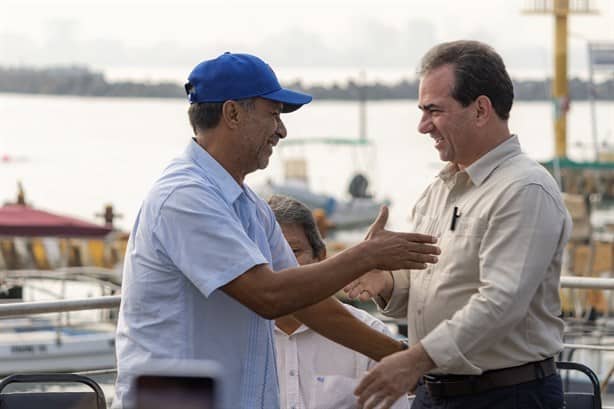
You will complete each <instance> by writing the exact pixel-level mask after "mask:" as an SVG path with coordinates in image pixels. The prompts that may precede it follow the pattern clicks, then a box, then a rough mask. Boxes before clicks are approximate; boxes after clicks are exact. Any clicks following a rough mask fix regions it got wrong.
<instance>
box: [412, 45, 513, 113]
mask: <svg viewBox="0 0 614 409" xmlns="http://www.w3.org/2000/svg"><path fill="white" fill-rule="evenodd" d="M446 64H451V65H453V66H454V88H453V89H452V94H451V95H452V98H454V99H455V100H457V101H458V102H459V103H460V104H461V105H462V106H467V105H469V104H470V103H472V102H473V101H475V99H476V98H477V97H479V96H480V95H485V96H487V97H488V98H489V99H490V101H491V103H492V105H493V107H494V109H495V112H496V113H497V115H498V116H499V118H501V119H504V120H507V119H509V116H510V110H511V109H512V103H513V102H514V86H513V85H512V80H511V79H510V77H509V74H508V73H507V71H506V69H505V64H504V63H503V59H502V58H501V56H500V55H499V54H497V52H496V51H495V50H494V49H493V48H492V47H491V46H489V45H487V44H484V43H481V42H479V41H467V40H461V41H453V42H449V43H442V44H439V45H436V46H435V47H433V48H431V49H430V50H429V51H428V52H427V53H426V55H425V56H424V57H423V58H422V62H421V64H420V70H419V74H420V75H421V76H422V75H425V74H427V73H428V72H429V71H432V70H434V69H436V68H439V67H441V66H444V65H446Z"/></svg>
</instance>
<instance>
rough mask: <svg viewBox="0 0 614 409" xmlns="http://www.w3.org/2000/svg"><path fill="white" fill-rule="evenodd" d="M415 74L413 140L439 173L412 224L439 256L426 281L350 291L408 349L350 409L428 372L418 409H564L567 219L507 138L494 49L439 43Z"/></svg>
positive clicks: (369, 382) (549, 181) (554, 193)
mask: <svg viewBox="0 0 614 409" xmlns="http://www.w3.org/2000/svg"><path fill="white" fill-rule="evenodd" d="M420 75H421V79H420V91H419V108H420V109H421V110H422V119H421V121H420V124H419V126H418V130H419V131H420V132H421V133H423V134H428V135H429V136H430V137H431V138H432V140H433V142H434V144H435V149H436V150H437V151H438V152H439V157H440V158H441V160H443V161H445V162H448V164H447V165H446V166H445V167H444V168H443V170H442V171H441V172H440V173H439V175H438V176H437V178H436V179H435V181H433V182H432V183H431V184H430V185H429V186H428V188H427V189H426V191H425V192H424V193H423V194H422V196H421V197H420V199H418V202H417V203H416V205H415V206H414V209H413V211H412V216H411V218H412V222H413V225H414V227H415V228H416V229H417V231H420V232H422V233H426V234H432V235H436V236H438V237H439V242H440V245H441V247H442V255H441V257H440V259H439V263H437V265H432V266H429V267H428V268H427V269H426V270H425V271H413V270H411V271H397V272H392V273H390V272H373V273H370V274H369V275H368V276H365V277H363V278H361V279H359V280H358V281H356V282H355V283H353V284H352V285H351V286H348V287H347V290H348V291H349V292H350V293H351V294H352V295H353V296H356V295H357V294H358V293H359V292H362V291H365V290H366V291H369V292H370V295H372V296H374V297H375V300H376V301H377V303H378V305H379V306H380V308H381V310H382V312H384V313H385V314H387V315H390V316H394V317H401V316H405V315H407V319H408V333H409V340H410V344H411V345H412V346H411V347H410V348H409V350H408V351H405V352H401V353H397V354H394V355H392V356H390V357H387V358H384V359H383V360H382V362H381V363H380V364H378V365H377V366H376V367H375V368H374V369H373V370H371V371H370V373H369V374H368V375H367V376H366V377H365V378H364V379H363V381H362V382H361V384H360V385H359V387H358V388H357V390H356V393H357V394H358V395H359V402H360V404H361V406H362V407H365V408H374V407H384V408H386V407H388V406H389V404H390V402H392V401H394V400H395V399H396V398H397V397H398V396H400V394H403V393H406V392H407V391H408V390H413V389H414V388H415V387H416V383H417V382H418V381H419V379H420V378H421V377H422V375H424V374H425V373H428V375H425V376H424V383H423V384H422V383H421V384H419V385H418V387H417V390H416V399H415V401H414V407H415V408H419V409H420V408H443V407H445V408H448V409H452V408H474V409H479V408H520V407H531V408H561V407H563V393H562V385H561V380H560V377H559V376H558V375H557V374H556V370H555V365H554V361H553V356H554V355H555V354H557V353H558V352H559V351H561V349H562V347H563V344H562V330H563V321H562V320H561V319H560V318H559V315H560V313H561V311H560V301H559V292H558V289H559V279H560V272H561V258H562V254H563V250H564V247H565V244H566V242H567V240H568V238H569V233H570V229H571V220H570V217H569V214H568V213H567V210H566V209H565V206H564V204H563V201H562V199H561V194H560V191H559V188H558V186H557V184H556V182H555V181H554V179H553V178H552V176H551V175H550V174H549V173H548V172H547V171H546V170H545V169H544V168H543V167H542V166H541V165H540V164H539V163H537V162H536V161H534V160H532V159H530V158H529V157H528V156H527V155H525V154H524V153H522V151H521V149H520V143H519V141H518V137H517V136H515V135H512V134H511V133H510V131H509V128H508V118H509V113H510V109H511V107H512V102H513V98H514V92H513V87H512V82H511V80H510V78H509V75H508V74H507V71H506V69H505V65H504V63H503V60H502V59H501V57H500V56H499V55H498V54H497V53H496V52H495V51H494V50H493V49H492V48H491V47H489V46H488V45H486V44H483V43H480V42H476V41H455V42H451V43H444V44H440V45H438V46H436V47H434V48H432V49H431V50H430V51H429V52H428V53H427V54H426V55H425V56H424V58H423V60H422V65H421V69H420Z"/></svg>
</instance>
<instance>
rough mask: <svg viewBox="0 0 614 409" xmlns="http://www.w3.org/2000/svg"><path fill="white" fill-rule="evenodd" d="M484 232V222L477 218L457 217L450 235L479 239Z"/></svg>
mask: <svg viewBox="0 0 614 409" xmlns="http://www.w3.org/2000/svg"><path fill="white" fill-rule="evenodd" d="M485 232H486V221H485V220H483V219H480V218H477V217H469V216H463V215H461V216H459V217H458V219H456V225H455V226H454V231H450V233H452V235H456V236H464V237H475V238H480V237H482V236H483V235H484V233H485Z"/></svg>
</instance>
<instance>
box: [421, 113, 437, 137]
mask: <svg viewBox="0 0 614 409" xmlns="http://www.w3.org/2000/svg"><path fill="white" fill-rule="evenodd" d="M432 130H433V122H432V121H431V115H430V114H429V113H428V112H422V117H421V118H420V122H419V123H418V132H420V133H430V132H431V131H432Z"/></svg>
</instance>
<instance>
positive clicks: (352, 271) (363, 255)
mask: <svg viewBox="0 0 614 409" xmlns="http://www.w3.org/2000/svg"><path fill="white" fill-rule="evenodd" d="M372 265H373V262H372V260H370V258H369V256H368V253H367V252H364V251H361V246H360V245H358V246H356V247H352V248H350V249H347V250H345V251H343V252H341V253H339V254H337V255H335V256H334V257H330V258H328V259H326V260H324V261H321V262H319V263H314V264H309V265H304V266H301V267H295V268H289V269H286V270H282V271H281V272H278V273H277V274H276V275H275V284H274V286H272V287H273V288H272V291H273V292H274V295H273V296H272V298H273V299H275V300H276V301H275V304H276V310H277V311H276V314H278V315H279V316H281V315H285V314H289V313H293V312H295V311H297V310H299V309H302V308H305V307H307V306H310V305H312V304H314V303H317V302H319V301H322V300H324V299H326V298H327V297H330V296H332V295H333V294H335V293H336V292H337V291H338V290H339V289H341V288H342V287H343V286H344V285H346V284H347V283H349V282H350V281H352V280H354V279H355V278H357V277H359V276H360V275H362V274H364V273H366V272H367V271H369V270H370V269H371V268H372Z"/></svg>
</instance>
